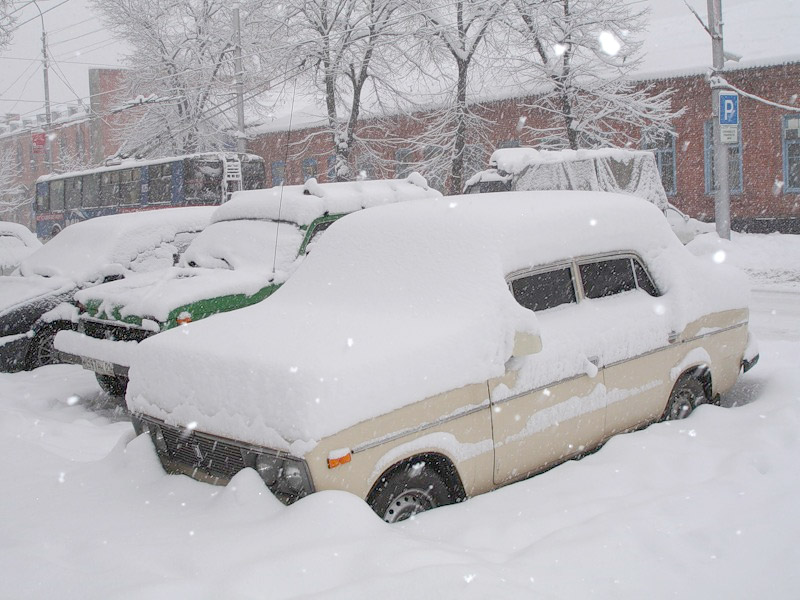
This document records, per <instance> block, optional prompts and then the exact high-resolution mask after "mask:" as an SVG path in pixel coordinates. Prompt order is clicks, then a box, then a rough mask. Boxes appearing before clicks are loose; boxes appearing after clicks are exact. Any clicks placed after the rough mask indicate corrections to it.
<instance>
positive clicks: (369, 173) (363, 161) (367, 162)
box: [356, 156, 375, 181]
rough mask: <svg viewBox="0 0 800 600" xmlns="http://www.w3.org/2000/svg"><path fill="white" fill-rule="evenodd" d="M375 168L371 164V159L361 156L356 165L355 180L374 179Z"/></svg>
mask: <svg viewBox="0 0 800 600" xmlns="http://www.w3.org/2000/svg"><path fill="white" fill-rule="evenodd" d="M374 178H375V166H374V165H373V164H372V157H370V156H361V157H359V159H358V163H357V164H356V179H358V180H359V181H360V180H362V179H374Z"/></svg>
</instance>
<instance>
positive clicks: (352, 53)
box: [286, 0, 403, 180]
mask: <svg viewBox="0 0 800 600" xmlns="http://www.w3.org/2000/svg"><path fill="white" fill-rule="evenodd" d="M402 5H403V2H402V1H401V0H289V3H288V4H287V19H286V35H287V38H288V39H289V40H290V43H289V45H288V54H289V58H287V62H288V63H292V64H294V65H295V67H296V68H298V69H301V70H303V71H304V72H305V74H306V82H304V83H308V84H310V87H311V88H312V89H313V90H314V91H315V92H316V93H317V94H318V97H319V98H320V100H321V102H322V103H323V104H324V113H325V118H326V127H325V128H324V131H323V135H329V136H330V137H331V141H332V145H333V148H334V152H335V177H336V179H337V180H348V179H353V178H354V176H355V175H356V173H355V171H354V169H353V164H352V163H353V157H354V151H357V152H359V153H361V154H362V155H363V154H367V155H370V156H371V157H373V158H376V159H377V158H379V152H378V151H377V150H376V149H375V146H376V145H379V144H382V143H385V141H386V140H385V139H382V136H380V135H377V136H376V137H377V138H378V139H376V140H372V139H369V138H368V137H367V136H368V135H369V133H368V132H369V131H370V130H371V128H369V127H367V128H364V127H361V126H360V125H361V123H360V120H361V119H362V118H363V116H364V115H365V114H369V111H370V109H372V114H371V115H370V116H373V117H377V116H378V115H379V113H380V112H381V111H380V108H381V107H383V106H384V102H389V97H388V95H387V96H383V97H382V94H383V93H384V92H390V94H392V93H395V92H396V91H397V90H396V88H395V87H394V85H393V84H392V83H391V81H392V80H393V79H394V80H395V81H396V80H397V79H398V70H399V69H401V67H400V66H399V65H398V64H397V63H395V64H394V66H391V65H390V62H391V60H390V55H391V54H392V53H394V52H395V46H394V45H393V44H394V43H395V42H396V39H397V37H398V36H399V35H400V32H401V25H402V19H401V18H400V16H399V15H400V7H401V6H402ZM306 91H307V90H306ZM365 99H368V106H366V107H365ZM376 108H378V109H379V110H378V111H377V112H376V111H375V109H376ZM377 129H379V125H376V124H374V125H373V127H372V130H373V131H376V130H377ZM303 141H310V140H309V139H306V140H303ZM356 149H357V150H356Z"/></svg>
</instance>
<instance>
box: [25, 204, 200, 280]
mask: <svg viewBox="0 0 800 600" xmlns="http://www.w3.org/2000/svg"><path fill="white" fill-rule="evenodd" d="M213 211H214V207H190V208H164V209H159V210H151V211H142V212H131V213H125V214H118V215H108V216H105V217H96V218H94V219H88V220H86V221H81V222H80V223H75V224H73V225H70V226H69V227H66V228H65V229H64V230H63V231H62V232H61V233H59V234H58V235H57V236H56V237H54V238H53V239H51V240H50V241H49V242H47V243H46V244H45V245H44V246H42V247H41V248H39V249H38V250H37V251H36V252H34V253H33V254H31V255H30V256H28V257H27V258H26V259H24V260H23V261H22V263H21V264H20V273H21V274H22V275H43V276H45V277H49V276H61V277H66V278H69V279H71V280H72V281H74V282H75V283H76V284H77V285H82V284H84V283H87V282H90V281H95V280H97V279H98V278H100V277H103V276H105V275H111V274H120V273H122V272H123V271H124V270H126V269H128V268H130V266H131V261H132V260H134V259H135V258H137V257H138V256H140V255H141V254H142V253H143V252H145V251H147V250H151V249H154V248H156V247H157V246H159V244H161V243H162V242H170V241H172V240H174V239H175V236H176V234H178V233H181V232H198V231H201V230H202V229H203V228H204V227H205V226H206V225H208V223H209V220H210V219H211V214H212V213H213ZM169 264H170V265H171V264H172V260H171V257H170V260H169ZM165 266H168V265H165Z"/></svg>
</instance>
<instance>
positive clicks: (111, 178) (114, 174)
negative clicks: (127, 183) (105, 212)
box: [101, 171, 119, 206]
mask: <svg viewBox="0 0 800 600" xmlns="http://www.w3.org/2000/svg"><path fill="white" fill-rule="evenodd" d="M101 184H102V197H103V206H116V205H117V204H119V171H108V172H106V173H103V176H102V179H101Z"/></svg>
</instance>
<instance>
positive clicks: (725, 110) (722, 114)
mask: <svg viewBox="0 0 800 600" xmlns="http://www.w3.org/2000/svg"><path fill="white" fill-rule="evenodd" d="M719 124H720V125H738V124H739V94H735V93H733V92H720V94H719Z"/></svg>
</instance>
